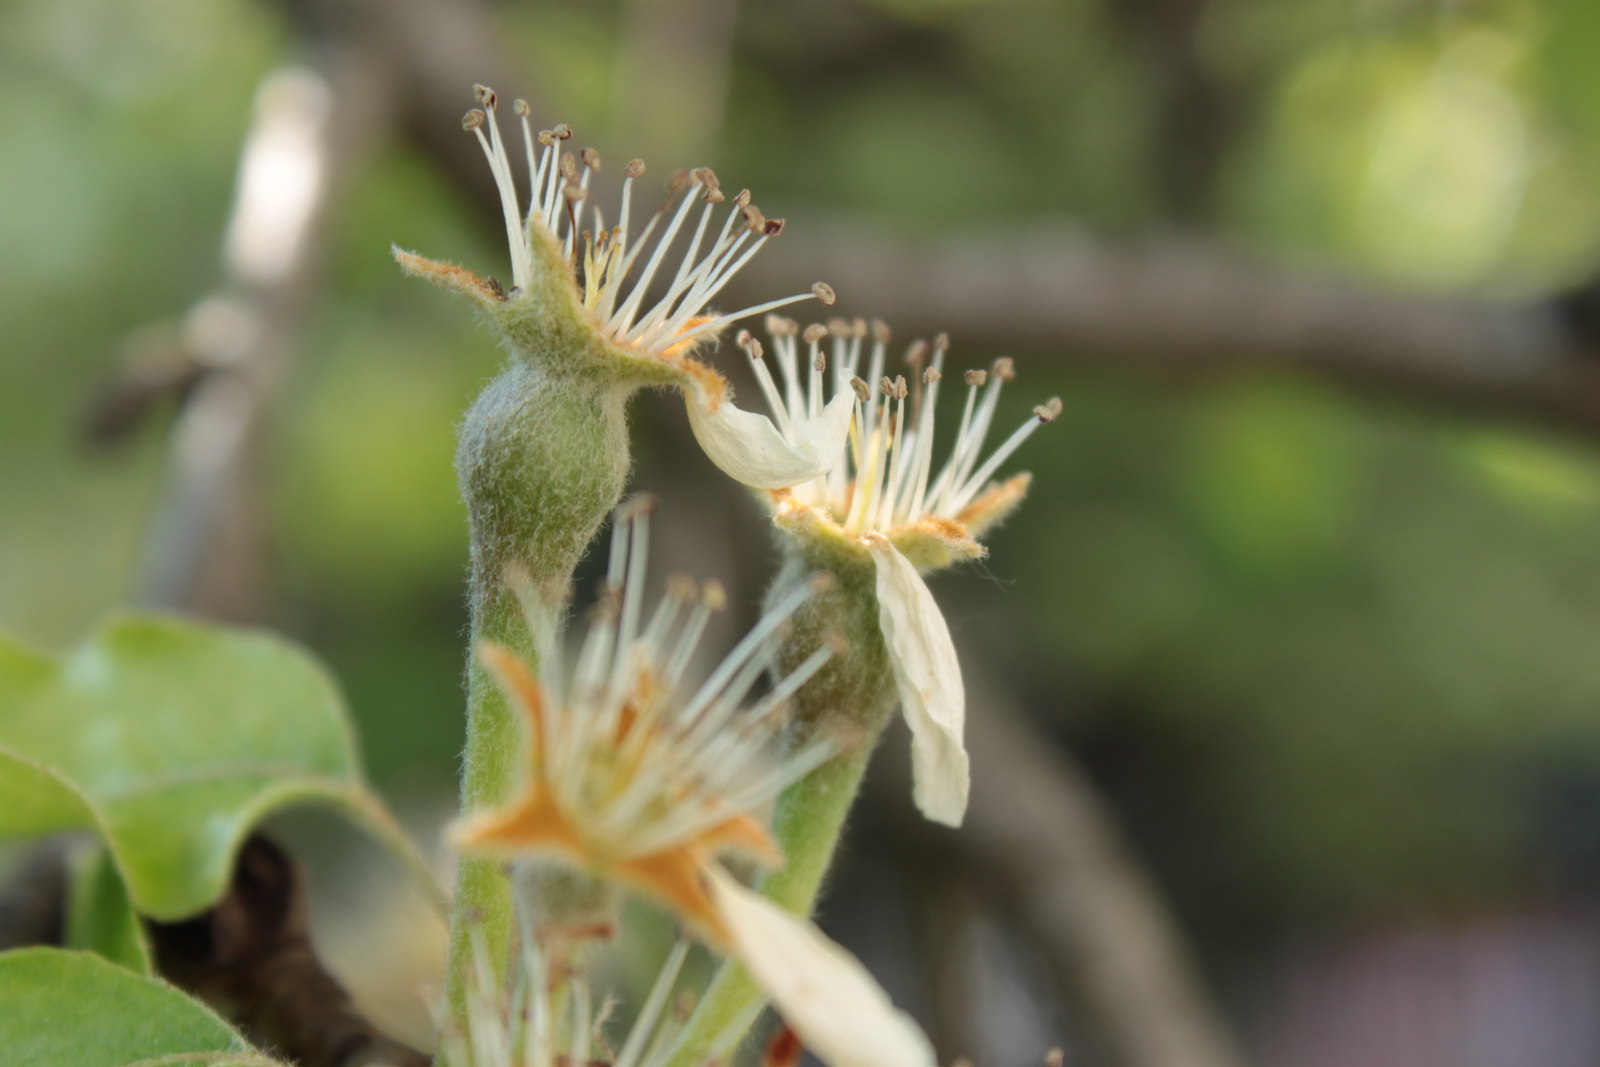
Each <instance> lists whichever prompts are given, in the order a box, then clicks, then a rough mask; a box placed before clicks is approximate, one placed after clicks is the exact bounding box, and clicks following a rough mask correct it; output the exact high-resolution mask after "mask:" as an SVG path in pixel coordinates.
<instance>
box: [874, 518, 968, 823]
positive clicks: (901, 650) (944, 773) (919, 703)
mask: <svg viewBox="0 0 1600 1067" xmlns="http://www.w3.org/2000/svg"><path fill="white" fill-rule="evenodd" d="M867 549H868V550H869V551H870V552H871V553H872V558H873V561H874V563H876V565H877V592H878V625H879V627H881V628H882V630H883V638H884V643H885V644H886V645H888V648H889V663H890V665H891V666H893V668H894V680H895V684H896V685H897V686H898V687H899V690H900V707H901V711H902V713H903V714H904V715H905V717H906V724H907V725H908V726H910V727H911V771H912V783H913V786H912V796H913V798H914V799H915V800H916V802H917V807H918V808H920V809H921V811H922V813H923V814H924V815H926V816H927V817H928V818H930V819H932V820H933V821H935V822H941V823H944V824H945V825H947V826H960V825H961V818H962V816H963V815H965V814H966V811H967V788H968V784H969V778H968V769H967V750H966V748H965V747H964V746H963V745H962V741H961V735H962V730H963V728H964V726H965V724H966V714H967V709H966V704H967V701H966V691H965V689H964V688H963V687H962V684H961V665H960V664H959V663H958V662H957V661H956V648H955V644H954V643H953V642H952V641H951V640H950V628H949V627H948V626H946V625H945V621H944V615H943V614H942V613H941V612H940V611H939V605H938V604H937V603H936V602H935V601H934V599H933V594H932V593H930V592H929V591H928V587H927V585H926V584H925V583H924V582H923V580H922V576H921V575H919V574H918V573H917V568H916V567H914V566H912V564H911V561H910V560H908V559H906V557H905V556H903V555H901V554H900V550H899V549H897V548H895V547H894V545H892V544H890V543H889V539H888V538H887V537H884V536H882V535H881V534H871V535H868V537H867Z"/></svg>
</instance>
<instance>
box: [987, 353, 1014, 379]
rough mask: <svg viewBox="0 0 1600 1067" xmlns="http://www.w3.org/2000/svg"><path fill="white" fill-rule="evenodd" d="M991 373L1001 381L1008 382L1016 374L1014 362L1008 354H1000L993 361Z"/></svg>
mask: <svg viewBox="0 0 1600 1067" xmlns="http://www.w3.org/2000/svg"><path fill="white" fill-rule="evenodd" d="M991 373H992V374H993V375H994V376H995V377H996V378H999V379H1000V380H1001V381H1002V382H1009V381H1010V380H1011V379H1013V378H1015V377H1016V376H1017V372H1016V363H1015V362H1014V361H1013V360H1012V358H1011V357H1010V356H1001V357H1000V358H999V359H997V360H995V361H994V366H993V367H992V368H991Z"/></svg>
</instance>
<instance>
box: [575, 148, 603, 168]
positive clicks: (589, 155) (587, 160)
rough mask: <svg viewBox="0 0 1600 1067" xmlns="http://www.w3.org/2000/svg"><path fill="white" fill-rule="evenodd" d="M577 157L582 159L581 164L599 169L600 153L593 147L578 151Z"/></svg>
mask: <svg viewBox="0 0 1600 1067" xmlns="http://www.w3.org/2000/svg"><path fill="white" fill-rule="evenodd" d="M578 158H579V159H581V160H583V165H584V166H586V167H588V168H589V169H590V170H599V169H600V153H599V152H596V151H595V150H594V149H592V148H585V149H584V150H583V151H582V152H580V153H578Z"/></svg>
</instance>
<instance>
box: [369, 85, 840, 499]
mask: <svg viewBox="0 0 1600 1067" xmlns="http://www.w3.org/2000/svg"><path fill="white" fill-rule="evenodd" d="M476 92H477V99H478V102H479V103H480V104H481V105H482V107H481V108H474V109H472V110H471V111H468V112H467V114H466V117H465V118H464V119H463V120H462V125H463V127H464V128H465V129H467V130H469V131H470V132H472V133H473V134H474V135H475V136H476V138H477V140H478V142H479V144H480V146H481V147H482V149H483V153H484V156H485V157H486V158H487V159H488V161H489V168H490V170H491V171H492V172H493V173H494V179H495V184H496V186H497V187H498V189H499V193H500V203H501V208H502V210H503V213H504V216H505V226H506V237H507V241H508V243H509V245H510V249H511V280H512V288H511V290H510V291H509V292H506V291H504V290H503V289H502V287H501V286H500V285H499V283H498V282H495V281H494V280H493V279H481V278H478V277H477V276H475V275H473V274H471V273H470V272H468V271H465V270H463V269H461V268H459V267H454V266H451V265H448V264H440V263H435V262H433V261H431V260H426V259H423V258H422V257H420V256H416V255H414V254H412V253H409V252H404V251H401V250H399V249H396V251H395V255H396V257H397V258H398V259H399V261H400V263H401V265H402V266H403V267H404V268H406V269H407V270H409V271H411V272H412V273H416V274H420V275H424V276H426V277H429V278H430V279H432V280H434V281H436V282H439V283H441V284H444V285H447V286H449V287H452V288H455V289H458V290H461V291H463V292H466V293H468V295H470V296H473V297H474V298H476V299H477V300H478V301H479V302H480V303H482V304H484V305H485V306H487V307H495V306H496V305H501V304H504V303H506V302H512V303H514V302H517V301H519V300H532V301H537V300H539V299H540V298H541V295H542V293H541V292H536V290H539V289H540V286H539V285H538V284H537V283H539V282H540V280H541V276H542V274H545V273H549V272H552V271H554V272H556V273H560V274H563V275H565V276H566V278H567V280H569V281H570V282H571V285H570V286H565V287H564V288H566V289H568V291H569V294H570V296H571V297H572V298H573V299H574V300H575V301H576V303H577V305H578V306H579V309H580V312H581V315H582V317H583V319H584V320H585V321H586V322H587V324H588V327H589V329H590V330H592V331H593V333H594V334H595V335H596V336H597V337H598V338H599V339H600V341H601V342H602V344H603V345H605V346H607V347H608V348H609V349H610V350H611V352H612V353H613V354H614V355H618V356H620V358H621V359H623V360H625V361H632V362H633V363H634V365H635V367H636V369H637V368H638V364H640V363H643V364H649V365H651V366H650V367H649V368H648V370H649V375H648V380H651V381H665V382H671V383H672V384H676V385H678V386H679V387H680V388H681V389H682V391H683V394H684V401H685V404H686V406H687V408H688V411H689V418H690V424H691V426H692V427H693V429H694V434H695V437H696V438H697V439H698V440H699V442H700V444H701V446H702V447H703V448H704V449H705V450H706V454H707V455H708V456H709V457H710V458H711V460H712V462H714V463H715V464H717V466H718V467H720V468H722V470H723V471H725V472H726V473H728V474H729V475H731V476H732V477H734V478H736V479H737V480H739V481H741V482H743V483H744V484H746V485H749V486H751V487H753V488H757V489H780V488H786V487H788V486H791V485H795V484H798V483H799V482H802V481H804V480H806V479H807V478H811V477H814V476H815V475H816V474H818V473H820V472H821V471H823V470H826V469H827V468H828V467H830V466H832V465H833V464H834V463H836V462H837V460H838V458H839V455H840V453H841V452H842V451H843V449H844V447H845V437H846V435H847V433H848V432H849V423H850V411H849V408H850V404H849V401H848V399H847V398H846V399H843V400H841V402H840V403H838V404H834V405H830V406H829V407H828V408H827V409H826V411H822V412H817V413H810V414H807V415H805V416H803V417H801V418H799V419H796V420H793V421H791V422H789V423H786V424H783V425H782V426H775V425H774V424H773V423H772V421H771V420H769V419H768V418H767V417H766V416H764V415H759V414H753V413H751V412H748V411H743V410H741V409H739V408H737V407H735V406H734V405H733V403H732V397H731V391H730V389H729V387H728V384H727V382H726V381H725V380H724V379H723V377H722V376H721V375H720V374H718V373H717V372H716V371H715V370H714V369H712V368H711V367H709V366H707V365H706V364H704V363H702V362H700V361H698V360H696V359H694V358H693V356H694V354H695V353H696V352H697V351H698V350H700V349H701V348H702V347H703V346H704V345H706V344H708V343H710V342H711V341H713V340H714V339H715V338H716V336H717V335H718V333H719V331H721V330H722V329H723V328H724V327H726V326H727V325H728V324H730V323H733V322H737V321H739V320H740V319H746V318H749V317H750V316H753V315H759V314H761V313H763V312H769V311H772V310H773V309H775V308H780V307H784V306H786V305H789V304H793V303H796V302H798V301H801V300H809V299H812V298H816V299H819V300H821V301H822V302H823V303H824V304H825V305H831V304H832V303H833V302H834V293H833V290H832V289H831V288H829V287H828V286H827V285H826V284H824V283H822V282H818V283H816V284H815V285H813V286H812V287H811V289H810V290H808V291H806V292H803V293H796V294H792V295H789V296H784V297H780V298H778V299H775V300H769V301H766V302H764V303H760V304H756V305H754V306H752V307H746V308H741V309H739V310H736V311H731V312H718V311H713V310H710V304H711V302H712V301H713V300H714V299H715V298H716V297H717V295H718V294H719V293H721V292H722V290H723V288H724V287H725V286H726V285H727V284H728V282H729V281H730V280H732V278H733V277H734V276H735V275H736V274H737V273H738V272H739V271H740V270H741V269H742V268H743V267H744V266H745V265H746V264H747V263H749V262H750V260H751V259H752V258H753V257H754V256H755V254H756V253H757V252H759V251H760V250H761V248H762V247H763V246H764V245H765V244H766V243H767V242H768V241H769V240H771V239H772V238H773V237H776V236H777V235H778V234H780V233H781V232H783V227H784V222H783V220H782V219H769V218H767V217H766V215H764V214H763V213H762V211H761V209H760V208H759V207H756V206H755V205H754V204H753V203H751V199H750V191H749V190H748V189H746V190H742V191H741V192H739V193H738V194H737V195H735V196H733V197H732V198H731V201H730V198H729V197H728V196H727V195H726V194H725V193H724V192H723V190H722V186H721V182H720V181H719V180H718V178H717V176H716V174H715V173H714V172H713V171H712V170H711V169H710V168H709V167H699V168H696V169H693V170H678V171H674V172H673V173H672V174H671V175H670V176H669V177H668V179H667V183H666V189H667V196H666V200H665V202H664V203H662V204H661V206H660V207H659V208H657V209H656V210H655V211H654V213H652V214H651V215H650V216H649V219H648V221H646V222H645V223H644V225H643V228H642V229H638V230H635V228H634V216H635V214H636V211H635V204H634V192H635V189H634V186H635V183H636V182H637V180H638V179H639V178H641V177H642V176H643V175H644V173H645V164H644V161H643V160H639V159H635V160H633V161H632V162H630V163H629V164H628V165H627V166H626V167H625V168H623V172H622V173H623V180H622V195H621V202H620V205H619V207H618V210H617V214H616V216H615V218H614V220H613V221H612V222H611V224H610V225H609V226H608V225H607V218H606V215H605V213H604V211H603V210H602V208H601V206H600V205H599V204H598V203H597V202H596V197H595V196H594V195H593V192H592V190H591V189H590V182H591V179H592V178H593V176H594V175H595V174H596V173H597V172H598V171H599V169H600V156H599V153H598V152H596V151H595V150H594V149H592V148H584V149H582V150H581V151H579V152H577V153H573V152H571V151H565V150H564V149H563V146H564V145H565V144H566V142H567V141H569V140H570V139H571V138H572V136H573V134H572V128H571V127H570V126H568V125H566V124H564V123H563V124H559V125H557V126H555V127H554V128H553V129H549V130H541V131H538V132H537V133H536V132H535V131H534V129H533V127H532V125H531V124H530V121H529V107H528V104H527V103H526V102H525V101H523V100H517V101H516V102H515V104H514V105H513V111H514V112H515V114H516V117H517V120H518V122H519V123H520V125H521V126H522V139H523V153H522V154H523V155H524V156H525V160H526V167H527V172H528V182H529V186H530V192H529V195H528V197H527V206H526V208H524V207H523V199H522V196H521V194H520V193H519V191H518V189H517V184H516V179H515V177H514V176H513V164H512V160H511V151H510V149H509V148H508V146H507V143H506V140H505V139H504V138H503V137H502V136H501V132H500V126H499V122H498V118H497V103H498V98H497V95H496V94H495V92H494V90H492V89H489V88H487V87H485V86H481V85H480V86H477V88H476ZM724 204H726V205H727V209H726V213H725V216H724V218H723V220H722V222H721V225H720V226H718V225H717V223H716V219H715V216H716V213H717V210H718V208H719V206H721V205H724ZM697 205H698V207H699V210H698V211H697V210H696V207H697ZM680 236H683V237H684V238H685V240H686V244H685V245H684V246H683V248H682V251H681V253H674V252H673V248H674V246H675V244H676V243H677V242H678V239H679V238H680ZM663 286H664V288H663Z"/></svg>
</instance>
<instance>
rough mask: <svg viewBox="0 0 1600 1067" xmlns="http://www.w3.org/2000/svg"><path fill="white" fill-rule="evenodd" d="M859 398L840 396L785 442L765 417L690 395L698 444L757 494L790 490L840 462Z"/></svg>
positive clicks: (686, 398)
mask: <svg viewBox="0 0 1600 1067" xmlns="http://www.w3.org/2000/svg"><path fill="white" fill-rule="evenodd" d="M853 399H854V394H852V393H850V392H848V391H844V392H841V393H839V394H838V395H837V396H835V397H834V398H833V399H832V400H831V401H829V402H828V406H827V407H825V408H823V410H822V414H821V415H818V416H817V417H816V418H809V419H801V420H799V421H798V422H796V423H794V425H793V426H792V427H791V433H790V435H789V436H788V437H785V436H784V434H783V433H782V432H781V431H780V430H779V429H778V427H777V426H776V425H775V424H774V423H773V421H772V420H771V419H769V418H768V417H767V416H765V415H757V414H755V413H754V412H750V411H743V410H741V409H739V408H737V407H735V406H734V405H733V403H732V402H731V401H728V400H721V401H718V402H715V403H707V402H706V399H705V398H704V397H703V396H701V395H699V394H698V392H697V391H696V390H694V389H692V388H690V389H685V390H684V402H685V403H686V405H687V406H688V408H689V426H690V428H692V429H693V430H694V436H695V440H697V441H699V442H700V447H701V448H703V449H705V453H706V455H707V456H710V457H711V462H713V463H715V464H716V465H717V466H718V467H719V468H720V469H721V470H722V471H723V473H725V474H727V475H728V476H729V477H731V478H733V479H735V480H736V481H739V482H742V483H744V484H745V485H748V486H750V487H751V488H752V489H789V488H791V487H793V486H796V485H800V484H802V483H804V482H807V481H810V480H811V479H812V478H815V477H816V476H817V475H819V474H823V473H825V472H826V471H828V470H829V469H831V468H832V467H833V466H834V465H835V464H836V463H838V462H839V457H840V456H841V455H843V453H844V447H845V443H846V441H847V440H848V439H849V435H850V415H851V410H852V405H853Z"/></svg>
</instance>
